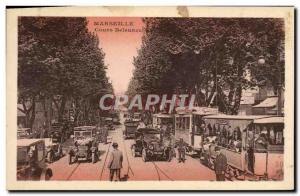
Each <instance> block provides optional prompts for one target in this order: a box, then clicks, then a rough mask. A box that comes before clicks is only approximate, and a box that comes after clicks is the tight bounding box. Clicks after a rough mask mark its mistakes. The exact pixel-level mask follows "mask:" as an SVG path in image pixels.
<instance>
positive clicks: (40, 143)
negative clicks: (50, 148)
mask: <svg viewBox="0 0 300 196" xmlns="http://www.w3.org/2000/svg"><path fill="white" fill-rule="evenodd" d="M17 147H18V149H17V179H18V180H49V179H50V178H51V177H52V175H53V173H52V170H51V169H50V168H47V164H46V163H45V154H46V152H45V142H44V140H42V139H18V140H17Z"/></svg>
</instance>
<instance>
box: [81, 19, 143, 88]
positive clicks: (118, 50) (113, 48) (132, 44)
mask: <svg viewBox="0 0 300 196" xmlns="http://www.w3.org/2000/svg"><path fill="white" fill-rule="evenodd" d="M87 19H88V29H89V31H91V32H95V33H97V35H98V38H99V41H100V44H99V47H101V48H102V49H103V52H104V53H105V60H104V61H105V64H106V65H107V67H108V69H107V75H108V77H109V78H110V81H111V82H112V84H113V88H114V91H115V94H124V93H125V91H126V90H127V87H128V84H129V81H130V78H131V77H132V73H133V70H134V66H133V57H134V56H136V55H137V50H138V49H139V48H140V46H141V42H142V35H143V33H142V32H115V27H118V28H126V29H142V28H143V27H144V23H143V22H142V18H140V17H92V18H87ZM105 22H107V23H108V22H122V24H121V25H120V24H119V25H118V26H115V25H114V24H111V23H109V24H107V23H106V24H105ZM125 22H127V24H130V23H131V26H126V24H125ZM106 29H112V30H113V32H107V31H106V32H104V30H106Z"/></svg>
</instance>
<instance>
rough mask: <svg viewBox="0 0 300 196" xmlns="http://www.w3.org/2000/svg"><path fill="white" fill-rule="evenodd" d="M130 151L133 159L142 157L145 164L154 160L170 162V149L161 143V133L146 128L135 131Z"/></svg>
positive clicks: (171, 154) (171, 152)
mask: <svg viewBox="0 0 300 196" xmlns="http://www.w3.org/2000/svg"><path fill="white" fill-rule="evenodd" d="M131 151H132V155H133V156H134V157H135V156H138V155H139V156H142V159H143V161H145V162H146V161H149V160H151V159H154V158H155V159H164V160H166V161H171V160H172V157H173V151H172V147H171V145H168V144H166V143H165V142H164V141H163V138H162V134H161V132H160V131H159V130H157V129H153V128H148V127H146V128H139V129H137V131H136V132H135V143H134V144H133V145H132V146H131Z"/></svg>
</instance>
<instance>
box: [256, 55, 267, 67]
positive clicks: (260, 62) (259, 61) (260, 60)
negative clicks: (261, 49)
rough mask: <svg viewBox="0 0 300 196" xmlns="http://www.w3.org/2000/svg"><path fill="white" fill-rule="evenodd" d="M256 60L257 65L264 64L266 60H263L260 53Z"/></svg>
mask: <svg viewBox="0 0 300 196" xmlns="http://www.w3.org/2000/svg"><path fill="white" fill-rule="evenodd" d="M257 62H258V64H259V65H263V64H265V62H266V60H265V58H264V56H262V55H261V56H259V57H258V61H257Z"/></svg>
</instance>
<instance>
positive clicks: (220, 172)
mask: <svg viewBox="0 0 300 196" xmlns="http://www.w3.org/2000/svg"><path fill="white" fill-rule="evenodd" d="M215 152H216V154H217V156H216V160H215V164H214V165H215V173H216V180H217V181H225V171H226V168H227V158H226V156H225V155H224V154H222V153H221V151H220V148H219V147H218V146H216V147H215Z"/></svg>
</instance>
